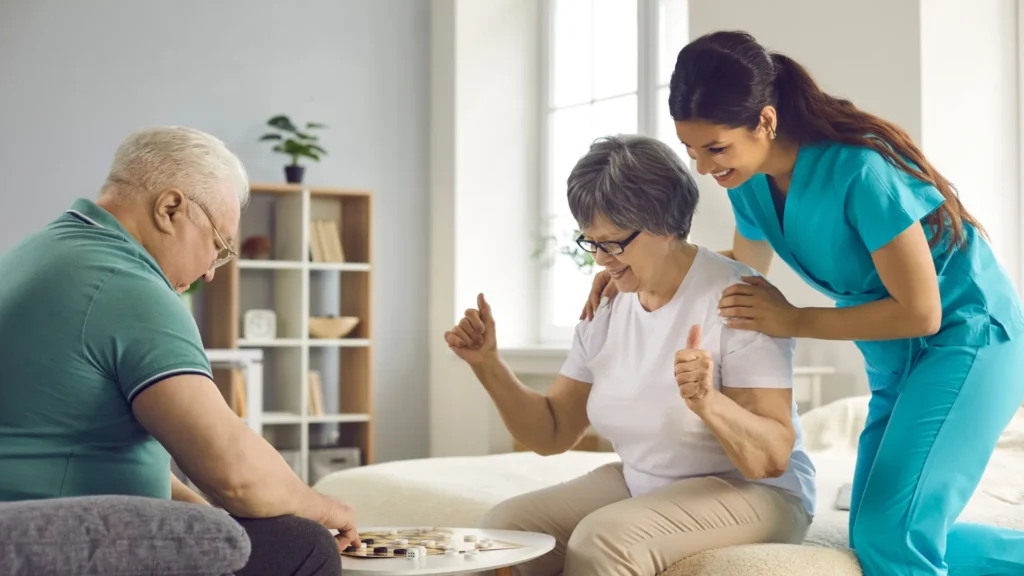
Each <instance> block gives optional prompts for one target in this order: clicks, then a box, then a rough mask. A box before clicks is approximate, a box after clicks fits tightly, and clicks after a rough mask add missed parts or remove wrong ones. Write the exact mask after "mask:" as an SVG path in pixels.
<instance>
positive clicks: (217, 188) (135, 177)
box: [103, 126, 249, 210]
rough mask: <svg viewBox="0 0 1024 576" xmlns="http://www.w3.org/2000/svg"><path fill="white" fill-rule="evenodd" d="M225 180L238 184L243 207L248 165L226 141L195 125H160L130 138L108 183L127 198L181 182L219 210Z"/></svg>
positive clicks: (106, 188)
mask: <svg viewBox="0 0 1024 576" xmlns="http://www.w3.org/2000/svg"><path fill="white" fill-rule="evenodd" d="M225 186H231V187H232V188H233V189H234V191H235V194H236V196H237V197H238V204H239V206H240V207H241V206H245V204H246V203H248V201H249V177H248V175H247V174H246V171H245V166H243V165H242V161H241V160H239V159H238V157H237V156H235V155H234V154H233V153H232V152H231V151H230V150H228V148H227V146H226V145H225V144H224V142H222V141H221V140H219V139H218V138H216V137H214V136H211V135H210V134H207V133H206V132H203V131H201V130H196V129H195V128H188V127H184V126H160V127H156V128H147V129H145V130H140V131H138V132H135V133H133V134H131V135H129V136H128V137H127V138H125V140H124V141H123V142H122V143H121V145H120V146H119V147H118V149H117V152H115V153H114V160H113V162H112V163H111V166H110V171H109V173H108V175H107V182H106V184H105V185H104V187H103V188H104V193H112V194H113V195H114V196H116V197H117V198H118V199H119V200H122V201H131V200H136V199H138V197H139V196H140V195H142V194H148V193H157V192H159V191H161V190H165V189H167V188H178V189H180V190H181V191H182V192H183V193H185V194H186V195H189V196H192V197H194V198H195V199H196V200H197V201H199V202H202V203H203V204H204V205H205V206H207V207H208V209H210V210H216V209H217V207H219V206H220V205H221V204H222V203H223V202H224V199H223V190H224V187H225ZM211 204H212V206H211Z"/></svg>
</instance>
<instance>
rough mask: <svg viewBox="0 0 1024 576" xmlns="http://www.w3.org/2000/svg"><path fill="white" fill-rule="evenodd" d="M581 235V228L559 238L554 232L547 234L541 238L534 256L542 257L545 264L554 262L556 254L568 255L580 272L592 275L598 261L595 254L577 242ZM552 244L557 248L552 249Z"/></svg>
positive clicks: (548, 264) (549, 264)
mask: <svg viewBox="0 0 1024 576" xmlns="http://www.w3.org/2000/svg"><path fill="white" fill-rule="evenodd" d="M579 236H580V231H579V230H573V231H572V232H571V233H570V234H569V235H568V238H562V239H559V238H558V237H557V236H555V235H554V234H551V235H548V236H545V237H544V238H542V239H541V243H540V246H539V247H538V248H537V250H535V251H534V253H533V256H534V258H539V259H542V261H543V263H544V265H545V266H551V265H552V264H554V259H555V257H556V256H566V257H568V258H570V259H571V260H572V262H573V264H575V265H576V269H577V270H579V271H580V273H582V274H586V275H590V274H591V273H593V271H594V267H595V266H597V262H596V261H595V260H594V255H593V254H591V253H590V252H587V251H586V250H584V249H582V248H580V246H579V244H577V243H576V239H577V238H579ZM552 245H554V247H555V250H552Z"/></svg>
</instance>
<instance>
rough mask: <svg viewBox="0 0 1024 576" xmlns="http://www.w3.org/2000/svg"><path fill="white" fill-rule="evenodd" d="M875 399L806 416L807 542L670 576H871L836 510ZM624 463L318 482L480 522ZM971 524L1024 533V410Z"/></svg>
mask: <svg viewBox="0 0 1024 576" xmlns="http://www.w3.org/2000/svg"><path fill="white" fill-rule="evenodd" d="M866 410H867V399H866V398H864V397H858V398H848V399H844V400H841V401H837V402H834V403H831V404H828V405H826V406H822V407H820V408H818V409H815V410H812V411H810V412H808V413H806V414H805V415H803V416H802V423H803V426H804V433H805V444H806V447H807V449H808V451H809V453H810V456H811V458H812V460H813V462H814V464H815V467H816V469H817V480H818V499H817V514H816V516H815V519H814V522H813V524H812V526H811V529H810V532H809V533H808V536H807V538H806V540H805V542H804V543H803V544H802V545H782V544H758V545H750V546H734V547H730V548H723V549H719V550H711V551H707V552H702V553H699V554H695V555H693V556H691V557H689V558H686V559H684V560H683V561H681V562H680V563H679V564H677V565H675V566H673V567H671V568H670V569H668V570H667V571H666V572H664V573H663V575H662V576H681V575H682V574H687V575H697V576H702V575H711V574H715V575H718V576H733V575H735V576H750V575H755V574H756V575H758V576H773V575H776V574H777V575H779V576H803V575H807V576H821V574H830V575H834V576H862V573H861V571H860V568H859V566H858V564H857V562H856V559H855V557H854V555H853V554H852V553H851V552H850V551H849V550H848V549H847V547H846V541H847V536H846V534H847V530H846V522H847V518H848V513H847V512H846V511H843V510H839V509H837V508H836V507H835V501H836V495H837V493H838V491H839V488H840V486H842V485H843V484H844V483H847V482H849V481H850V480H851V478H852V476H853V469H854V463H855V460H856V452H855V451H856V446H857V435H858V434H859V433H860V428H861V427H862V425H863V422H864V416H865V415H866ZM615 460H617V456H616V455H615V454H614V453H605V452H568V453H565V454H559V455H557V456H539V455H537V454H533V453H527V452H516V453H509V454H495V455H488V456H473V457H452V458H427V459H419V460H404V461H397V462H388V463H383V464H376V465H371V466H364V467H360V468H354V469H349V470H344V471H340V472H336V473H333V474H330V475H328V476H326V477H324V478H323V479H321V480H320V481H319V482H318V483H317V484H316V486H315V488H316V489H317V490H319V491H321V492H323V493H325V494H329V495H332V496H334V497H336V498H339V499H342V500H344V501H346V502H348V503H349V504H351V505H352V506H353V508H354V509H355V511H356V517H357V518H358V520H359V524H360V525H362V526H373V525H377V526H389V525H390V526H393V525H399V526H400V525H406V526H427V525H430V526H475V525H478V523H479V521H480V518H481V517H482V516H483V515H484V513H486V512H487V510H489V509H490V508H491V507H492V506H494V505H495V504H497V503H499V502H501V501H502V500H504V499H506V498H509V497H511V496H515V495H517V494H522V493H524V492H529V491H532V490H536V489H539V488H543V487H545V486H550V485H552V484H556V483H558V482H563V481H567V480H570V479H572V478H575V477H576V476H579V475H581V474H584V473H586V472H587V471H588V470H591V469H593V468H596V467H597V466H600V465H602V464H605V463H607V462H612V461H615ZM961 519H962V520H966V521H972V522H983V523H990V524H996V525H1001V526H1009V527H1015V528H1022V529H1024V409H1021V410H1019V411H1018V413H1017V417H1016V418H1015V419H1014V421H1013V422H1012V423H1011V425H1010V426H1009V427H1008V428H1007V430H1006V431H1005V432H1004V433H1003V436H1002V438H1001V440H1000V442H999V445H998V448H997V450H996V452H995V454H994V455H993V457H992V460H991V461H990V464H989V466H988V468H987V469H986V473H985V477H984V479H983V480H982V483H981V485H980V486H979V488H978V490H977V491H976V493H975V495H974V497H973V498H972V500H971V502H970V503H969V504H968V506H967V509H966V510H965V511H964V513H963V515H962V516H961Z"/></svg>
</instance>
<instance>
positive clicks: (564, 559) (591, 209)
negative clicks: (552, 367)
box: [445, 136, 815, 576]
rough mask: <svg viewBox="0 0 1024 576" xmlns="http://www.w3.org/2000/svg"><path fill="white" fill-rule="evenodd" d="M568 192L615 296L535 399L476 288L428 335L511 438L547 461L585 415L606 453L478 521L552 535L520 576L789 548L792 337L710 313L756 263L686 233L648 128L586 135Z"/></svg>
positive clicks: (795, 459) (798, 501)
mask: <svg viewBox="0 0 1024 576" xmlns="http://www.w3.org/2000/svg"><path fill="white" fill-rule="evenodd" d="M568 197H569V206H570V207H571V209H572V213H573V216H574V217H575V218H576V220H577V222H578V223H579V225H580V229H581V230H582V232H583V233H582V235H581V236H580V237H579V239H578V240H577V242H578V243H579V245H580V246H581V247H583V248H584V249H585V250H588V251H590V252H593V253H594V254H595V258H596V260H597V263H598V264H599V265H601V266H603V267H604V268H606V269H607V270H608V271H609V272H610V273H611V276H612V278H613V281H614V282H615V284H616V286H617V288H618V289H619V292H621V293H623V294H622V295H621V296H619V297H618V298H615V299H613V300H611V302H610V303H607V304H605V305H603V306H601V307H600V308H599V309H598V310H597V312H596V314H595V315H594V317H593V319H591V320H583V321H581V322H580V324H579V325H578V327H577V328H576V336H575V338H574V340H573V344H572V349H571V350H570V352H569V356H568V358H567V360H566V362H565V364H564V366H563V367H562V369H561V372H560V374H559V375H558V376H557V378H556V379H555V381H554V383H553V384H552V386H551V387H550V389H549V390H548V392H547V393H546V394H541V393H539V392H536V391H534V390H531V389H530V388H527V387H526V386H524V385H523V384H522V383H520V382H519V380H517V379H516V377H515V375H513V374H512V372H511V371H510V370H509V368H508V366H507V365H505V363H504V362H503V361H502V359H501V357H500V355H499V353H498V348H497V339H496V333H495V318H494V315H493V314H492V311H491V308H490V306H489V305H488V304H487V302H486V300H485V299H484V297H483V295H480V296H479V297H478V301H477V308H475V309H470V310H467V311H466V314H465V317H464V318H463V319H462V320H461V321H460V322H459V323H458V324H457V325H456V326H454V327H453V328H452V329H451V330H450V331H448V332H446V333H445V340H446V342H447V343H448V345H449V347H450V348H451V349H452V350H453V351H454V352H455V354H457V355H458V356H459V357H460V358H462V359H463V360H464V361H465V362H466V363H468V364H469V366H470V367H471V368H472V369H473V372H474V373H475V374H476V376H477V378H478V379H479V380H480V382H481V384H483V386H484V388H485V389H486V390H487V392H488V394H490V396H491V398H492V399H493V400H494V402H495V404H496V405H497V408H498V411H499V412H500V414H501V417H502V419H503V420H504V422H505V424H506V425H507V427H508V429H509V432H510V433H511V434H512V436H514V437H515V439H516V440H518V441H519V442H520V443H522V444H524V445H525V446H527V447H529V448H530V449H532V450H534V451H535V452H537V453H539V454H545V455H547V454H558V453H561V452H565V451H567V450H570V449H572V447H573V446H575V445H576V443H577V442H578V441H579V440H580V438H581V437H582V436H583V435H584V433H585V432H586V431H587V429H588V428H589V427H590V426H593V427H594V429H595V430H596V431H597V432H598V433H600V434H601V435H602V436H604V437H605V438H607V439H609V440H611V442H612V444H613V445H614V447H615V451H616V452H617V453H618V455H619V457H620V460H621V462H616V463H614V464H609V465H605V466H602V467H599V468H597V469H596V470H593V471H591V472H589V473H588V474H586V475H584V476H582V477H580V478H577V479H575V480H572V481H570V482H566V483H564V484H560V485H556V486H551V487H548V488H545V489H542V490H538V491H536V492H532V493H528V494H524V495H521V496H517V497H515V498H512V499H510V500H507V501H505V502H503V503H501V504H499V505H498V506H496V507H495V508H494V509H493V510H492V511H491V512H490V513H489V514H488V515H487V517H486V518H485V521H484V525H485V526H487V527H489V528H506V529H517V530H529V531H537V532H545V533H548V534H551V535H553V536H555V538H556V539H557V545H556V547H555V549H554V551H552V552H550V553H548V554H546V555H544V556H542V557H541V558H539V559H537V560H535V561H533V562H531V563H528V564H524V565H522V566H520V567H518V568H517V570H518V573H519V574H531V575H533V574H536V575H547V574H559V573H564V574H566V575H567V576H574V575H584V574H586V575H593V574H614V575H620V574H621V575H652V576H653V575H655V574H658V573H660V572H662V571H663V570H665V569H666V568H668V567H669V566H670V565H672V564H673V563H675V562H677V561H679V560H681V559H682V558H684V557H686V556H689V555H691V554H694V553H696V552H700V551H702V550H707V549H711V548H720V547H723V546H731V545H736V544H748V543H758V542H784V543H798V542H800V541H801V540H802V539H803V538H804V536H805V534H806V532H807V529H808V527H809V524H810V522H811V519H812V516H813V514H814V501H815V488H814V467H813V465H812V464H811V462H810V460H809V459H808V457H807V455H806V453H805V452H804V451H803V449H802V440H801V438H802V434H801V430H800V424H799V420H798V419H797V415H796V409H795V404H794V401H793V398H792V373H793V344H794V343H793V341H792V340H790V339H785V338H773V337H770V336H767V335H765V334H763V333H760V332H755V331H749V330H737V329H732V328H728V327H726V326H724V325H723V324H722V321H721V318H720V316H719V314H718V310H717V306H718V301H719V296H720V294H721V292H722V291H723V290H724V289H726V288H727V287H729V286H731V285H732V284H735V283H736V282H738V281H740V280H741V279H742V278H744V277H750V276H753V275H754V274H755V272H754V271H753V270H752V269H751V268H749V267H747V266H745V265H743V264H740V263H738V262H735V261H733V260H729V259H727V258H725V257H724V256H721V255H719V254H716V253H715V252H712V251H709V250H707V249H705V248H703V247H700V246H696V245H694V244H691V243H689V242H688V241H687V237H688V235H689V232H690V223H691V220H692V217H693V213H694V209H695V208H696V205H697V197H698V192H697V185H696V183H695V182H694V180H693V178H692V177H691V176H690V174H689V173H688V172H687V170H686V169H685V168H684V166H683V164H682V162H681V161H680V159H679V157H678V156H677V155H676V154H675V153H674V152H673V151H672V150H671V149H670V148H669V147H668V146H666V145H665V144H663V143H661V142H659V141H657V140H654V139H651V138H645V137H640V136H617V137H610V138H604V139H601V140H599V141H597V142H596V143H594V144H593V145H592V146H591V148H590V150H589V152H588V153H587V154H586V155H585V156H584V157H583V158H581V159H580V160H579V162H578V163H577V164H576V166H575V168H574V169H573V171H572V173H571V174H570V176H569V179H568Z"/></svg>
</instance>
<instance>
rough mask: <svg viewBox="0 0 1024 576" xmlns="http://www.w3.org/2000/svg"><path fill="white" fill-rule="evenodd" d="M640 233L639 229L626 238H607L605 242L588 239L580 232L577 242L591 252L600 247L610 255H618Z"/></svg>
mask: <svg viewBox="0 0 1024 576" xmlns="http://www.w3.org/2000/svg"><path fill="white" fill-rule="evenodd" d="M639 235H640V231H639V230H637V231H636V232H633V233H632V234H630V235H629V236H628V237H627V238H626V239H625V240H605V241H604V242H597V241H595V240H588V239H586V238H584V237H583V234H580V236H579V238H577V239H576V244H578V245H579V247H580V248H583V249H584V250H586V251H587V252H590V253H591V254H593V253H595V252H597V251H598V249H600V250H601V251H602V252H604V253H605V254H608V255H609V256H618V255H619V254H622V253H623V252H624V251H625V250H626V246H629V243H630V242H632V241H633V240H635V239H636V237H637V236H639Z"/></svg>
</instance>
